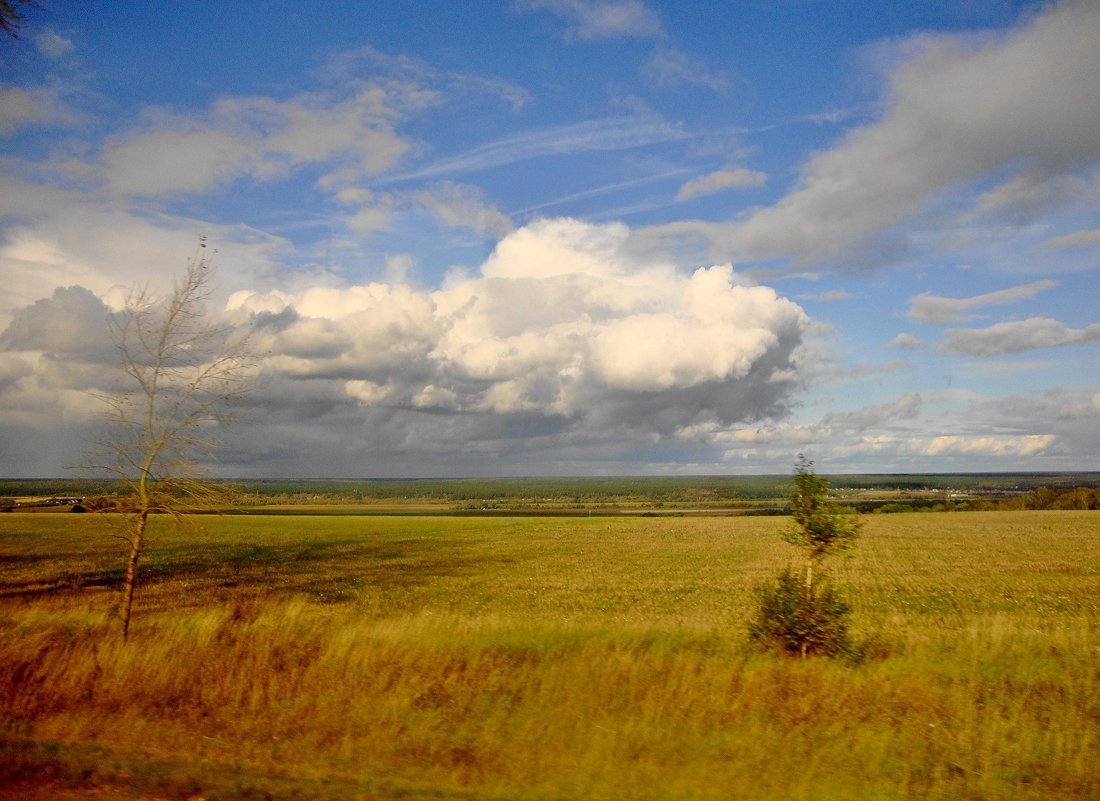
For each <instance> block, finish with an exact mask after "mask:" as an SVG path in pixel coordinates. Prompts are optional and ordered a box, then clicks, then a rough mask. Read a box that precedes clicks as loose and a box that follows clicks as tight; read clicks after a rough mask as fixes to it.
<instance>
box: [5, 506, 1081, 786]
mask: <svg viewBox="0 0 1100 801" xmlns="http://www.w3.org/2000/svg"><path fill="white" fill-rule="evenodd" d="M105 522H106V521H105V520H104V519H103V518H101V517H97V516H93V515H62V514H55V515H30V514H26V515H24V514H18V513H12V514H7V515H3V516H0V563H2V573H0V720H2V727H3V728H2V736H0V796H2V797H4V798H6V799H19V798H25V799H47V798H61V799H91V798H96V799H103V798H124V799H154V798H155V799H200V798H204V799H208V800H209V801H213V800H214V799H238V798H244V799H333V800H335V799H501V800H503V799H516V800H520V801H522V800H523V799H531V800H532V801H535V800H540V801H541V800H544V799H545V800H546V801H550V800H551V799H552V800H553V801H565V800H566V799H608V800H609V801H610V800H612V799H653V801H658V800H659V801H676V800H677V799H684V801H687V799H692V800H693V801H702V800H704V799H716V800H717V799H722V800H723V801H727V800H728V799H764V800H766V799H802V800H804V801H810V800H811V799H814V800H817V799H820V800H821V801H826V799H827V800H828V801H843V800H844V799H918V798H919V799H1044V801H1046V800H1048V799H1096V798H1100V624H1098V620H1100V517H1098V516H1097V515H1096V513H1094V512H1000V513H988V514H987V513H973V514H919V515H917V514H898V515H889V516H873V517H869V518H868V519H867V522H866V527H865V530H864V533H863V536H862V538H861V540H860V542H859V544H858V545H857V546H856V548H855V549H854V550H853V552H852V554H851V555H850V556H849V557H846V558H843V559H840V560H838V561H837V564H836V566H835V569H834V570H833V576H834V579H835V580H836V582H837V583H838V584H839V586H840V587H841V588H842V589H843V591H844V593H845V595H846V597H847V598H848V600H849V601H850V602H851V604H852V606H853V609H854V614H853V621H852V623H853V628H854V630H855V633H856V634H857V636H859V637H861V638H862V640H863V643H864V648H863V658H862V661H860V662H859V663H842V662H837V661H830V660H822V659H809V660H805V661H802V660H798V659H790V658H786V657H782V656H779V655H775V654H768V653H760V652H758V651H755V650H753V648H752V647H751V646H750V645H749V644H748V642H747V639H746V636H745V629H746V624H747V621H748V619H749V617H750V616H751V612H752V609H753V605H754V596H753V587H754V586H756V585H758V584H760V583H761V582H763V581H765V580H767V579H768V578H769V577H771V576H773V575H774V574H775V572H776V571H777V570H778V569H779V568H782V567H784V566H786V565H787V564H789V563H792V560H793V559H795V557H796V555H795V553H794V549H793V548H791V547H790V546H787V545H785V544H784V543H783V542H781V541H780V538H779V531H780V529H781V527H782V526H785V525H788V524H789V522H788V521H786V520H784V519H776V518H751V517H742V518H663V519H647V518H626V517H624V518H594V519H549V518H546V519H541V518H522V519H521V518H511V519H508V518H491V519H490V518H443V517H437V518H418V517H403V518H385V517H370V518H364V517H333V516H325V517H289V518H280V517H245V516H240V517H232V516H231V517H222V518H209V519H207V520H206V521H205V525H204V528H203V530H202V531H186V530H177V529H174V528H172V527H171V526H170V525H169V524H168V523H167V521H160V520H158V521H157V523H158V526H157V528H156V530H155V531H154V532H153V535H152V539H151V545H150V548H149V551H148V561H147V562H146V563H145V564H144V566H143V571H144V572H143V573H142V585H141V586H140V587H139V591H138V596H137V601H136V607H135V616H134V621H133V627H132V629H131V637H130V642H128V643H123V642H122V640H121V638H120V636H119V631H118V624H117V621H116V620H114V619H113V618H112V616H111V609H112V604H113V603H114V602H115V600H116V596H117V592H116V587H117V585H118V583H119V579H120V576H121V569H122V563H123V558H122V552H121V551H120V549H119V546H118V543H117V542H116V541H115V540H113V539H111V537H110V536H109V527H106V526H105Z"/></svg>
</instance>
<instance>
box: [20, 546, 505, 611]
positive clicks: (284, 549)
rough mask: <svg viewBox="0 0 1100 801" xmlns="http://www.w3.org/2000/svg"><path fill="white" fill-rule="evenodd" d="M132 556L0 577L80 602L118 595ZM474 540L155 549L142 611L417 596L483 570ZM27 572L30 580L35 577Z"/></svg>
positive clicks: (147, 563)
mask: <svg viewBox="0 0 1100 801" xmlns="http://www.w3.org/2000/svg"><path fill="white" fill-rule="evenodd" d="M124 557H125V554H124V553H123V552H122V551H119V552H118V553H117V555H114V556H111V555H110V554H104V553H102V552H101V553H97V554H96V555H95V557H94V558H93V559H89V558H87V557H80V558H78V557H75V556H62V557H58V558H55V559H48V558H44V557H40V556H38V555H33V556H26V557H8V559H17V560H19V563H20V565H21V567H22V568H23V570H22V571H21V574H20V575H18V576H11V577H10V578H9V577H7V576H4V575H2V574H0V599H21V600H26V601H34V600H37V599H44V598H47V597H49V598H58V599H61V598H66V597H80V596H82V595H83V593H85V592H86V591H89V590H103V589H115V588H118V587H120V586H121V584H122V580H123V562H124ZM485 562H486V559H485V557H484V556H483V555H482V556H474V555H472V554H471V547H470V543H469V542H462V543H455V542H448V541H444V540H428V539H400V540H385V541H378V542H371V541H364V540H362V539H360V540H348V539H339V540H333V541H324V540H322V541H303V542H294V543H285V544H275V545H267V544H253V543H242V544H210V543H202V542H196V543H194V544H187V545H169V546H163V547H158V546H151V547H149V548H148V549H147V551H146V553H145V555H144V560H143V561H142V563H141V564H140V567H139V573H138V582H139V594H140V595H141V596H142V598H143V601H142V606H143V607H145V608H147V609H149V608H156V607H166V606H171V607H173V608H180V607H187V606H197V605H202V604H206V603H209V602H210V600H211V596H214V597H215V598H216V597H217V596H220V595H230V594H232V595H240V594H244V595H260V594H263V595H269V596H270V595H284V594H285V595H306V596H308V597H310V598H312V599H313V600H317V601H322V602H327V603H346V602H349V601H352V600H355V599H356V598H357V597H359V596H360V595H361V593H362V592H363V590H364V589H368V588H371V589H374V590H377V591H382V592H386V593H393V592H411V591H414V590H415V589H416V588H418V587H421V586H424V585H427V584H429V583H430V582H432V581H435V580H437V579H439V578H443V577H449V576H459V575H462V574H468V573H472V572H473V571H475V570H478V569H479V568H483V567H484V565H485ZM28 573H29V574H30V575H28Z"/></svg>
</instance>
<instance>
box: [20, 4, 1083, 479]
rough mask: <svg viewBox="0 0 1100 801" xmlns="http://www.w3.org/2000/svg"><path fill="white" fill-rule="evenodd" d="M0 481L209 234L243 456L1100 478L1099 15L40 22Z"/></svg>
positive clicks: (443, 13)
mask: <svg viewBox="0 0 1100 801" xmlns="http://www.w3.org/2000/svg"><path fill="white" fill-rule="evenodd" d="M20 8H21V9H22V13H23V27H22V28H21V29H20V31H19V38H18V39H13V38H10V37H7V36H2V37H0V277H2V280H3V287H4V292H3V293H2V295H0V476H7V477H44V476H63V475H67V474H68V472H67V471H68V468H69V466H71V465H74V464H79V463H81V461H82V459H83V456H84V454H86V453H87V452H88V450H89V448H91V447H93V443H94V441H95V439H96V438H97V436H99V435H100V434H101V432H102V413H103V406H102V402H101V400H99V399H98V397H99V395H101V394H102V393H103V392H105V391H111V390H113V389H116V388H117V387H118V386H119V384H118V381H119V372H118V369H117V368H118V357H117V353H116V351H115V349H114V348H113V347H112V343H111V340H110V337H109V334H108V328H107V324H106V321H107V319H108V317H109V316H110V315H111V314H113V313H117V312H118V311H119V310H120V309H121V308H122V307H123V305H124V304H125V301H126V298H127V296H128V293H129V292H130V291H132V290H133V289H134V288H135V287H142V286H145V287H148V288H149V290H150V291H152V292H154V293H161V294H163V293H166V292H168V291H169V290H170V288H171V286H172V282H173V281H174V280H175V279H176V278H177V277H178V276H179V275H180V274H181V273H182V271H183V270H184V269H185V267H186V263H187V259H188V258H189V257H190V256H191V255H192V254H193V253H194V252H195V248H196V243H197V242H198V239H199V237H200V236H205V237H207V240H206V241H207V243H208V247H209V249H210V250H209V252H214V251H216V255H215V256H214V259H213V264H212V270H213V282H214V287H215V291H214V294H213V296H212V297H211V300H210V303H209V305H208V307H207V311H208V313H209V315H210V317H211V319H214V320H220V321H224V322H226V323H228V324H232V325H234V326H239V327H242V328H250V329H251V331H252V342H253V347H254V349H255V352H256V353H257V355H258V356H259V357H260V358H259V362H258V365H257V367H256V369H255V375H254V376H253V379H254V387H253V389H252V391H251V392H250V393H249V394H248V395H247V396H246V397H245V398H244V399H243V401H241V402H240V406H239V408H238V409H237V415H236V417H237V421H236V423H235V424H234V425H233V426H232V427H230V428H227V429H225V430H224V431H223V432H219V434H220V438H221V440H222V442H223V447H222V448H221V449H220V450H219V451H218V452H217V455H216V463H215V464H214V465H213V470H214V471H215V472H216V473H217V474H219V475H223V476H227V477H239V478H249V477H252V478H280V477H429V476H430V477H443V476H516V475H527V476H536V475H538V476H542V475H578V476H580V475H633V474H638V475H682V474H751V473H776V472H779V473H782V472H789V471H790V470H791V469H792V466H793V465H794V463H795V461H796V459H797V455H798V454H799V453H804V454H805V455H806V456H807V457H808V458H810V459H812V460H814V461H815V463H816V464H817V467H818V470H820V471H822V472H830V473H846V472H847V473H854V472H885V473H891V472H963V471H1018V470H1028V471H1031V470H1035V471H1046V470H1050V471H1067V470H1100V367H1098V364H1100V303H1098V298H1100V47H1098V46H1097V43H1098V42H1100V2H1096V0H1085V1H1084V2H1079V1H1077V2H1075V1H1074V0H1069V1H1068V2H1058V3H1045V2H1013V1H1010V0H929V2H921V3H912V2H857V1H856V0H834V1H833V2H825V1H824V0H767V1H766V0H743V2H737V3H730V2H726V1H725V0H677V2H658V1H657V0H497V1H495V2H494V1H492V0H470V1H469V2H456V1H455V0H418V2H411V3H410V2H408V0H372V1H371V2H369V3H363V2H352V1H350V0H331V1H330V2H327V3H325V4H323V5H314V4H308V3H285V2H276V1H275V0H265V1H264V2H259V0H256V1H255V2H252V1H250V0H234V2H225V3H199V4H197V3H191V2H176V0H165V2H160V3H147V2H139V0H125V1H123V0H119V1H118V2H104V3H99V4H88V3H70V2H62V0H39V3H38V5H37V7H28V6H20Z"/></svg>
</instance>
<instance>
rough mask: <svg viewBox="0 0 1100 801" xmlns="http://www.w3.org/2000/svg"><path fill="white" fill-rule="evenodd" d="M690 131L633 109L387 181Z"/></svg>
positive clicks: (631, 144) (510, 140) (620, 146)
mask: <svg viewBox="0 0 1100 801" xmlns="http://www.w3.org/2000/svg"><path fill="white" fill-rule="evenodd" d="M687 138H689V135H688V134H687V133H686V132H684V130H683V129H682V128H680V127H679V126H677V125H673V124H670V123H668V122H666V121H664V120H663V119H661V118H659V117H656V116H654V115H641V114H635V115H630V116H621V117H606V118H603V119H597V120H585V121H584V122H577V123H570V124H568V125H559V126H554V127H551V128H541V129H537V130H532V131H526V132H524V133H520V134H516V135H514V136H508V137H504V138H502V139H497V140H495V141H493V142H488V143H486V144H484V145H480V146H478V147H475V148H472V149H470V150H467V151H466V152H465V153H459V154H457V155H454V156H450V157H446V158H443V159H440V160H437V161H435V162H433V163H429V164H427V165H425V166H423V167H420V168H417V169H414V170H410V171H408V172H403V173H400V174H398V175H394V176H392V177H391V178H390V179H389V180H391V181H408V180H413V179H421V178H435V177H440V176H445V175H458V174H462V173H471V172H478V171H480V170H486V169H490V168H492V167H500V166H503V165H506V164H514V163H516V162H519V161H525V160H527V159H534V158H540V157H543V156H566V155H573V154H578V153H595V152H600V151H614V150H630V149H632V148H637V147H645V146H647V145H654V144H659V143H662V142H674V141H681V140H684V139H687Z"/></svg>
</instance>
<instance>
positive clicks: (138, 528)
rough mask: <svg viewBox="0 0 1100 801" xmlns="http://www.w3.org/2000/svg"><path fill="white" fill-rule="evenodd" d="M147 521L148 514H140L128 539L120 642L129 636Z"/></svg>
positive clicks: (120, 609)
mask: <svg viewBox="0 0 1100 801" xmlns="http://www.w3.org/2000/svg"><path fill="white" fill-rule="evenodd" d="M148 520H149V514H148V512H142V513H141V514H140V515H138V518H137V520H136V521H135V522H134V532H133V535H132V536H131V538H130V558H129V559H127V561H126V579H125V581H124V582H123V584H122V603H121V605H120V607H119V617H121V618H122V640H123V642H125V641H126V639H127V638H128V637H129V636H130V612H131V610H132V609H133V607H134V586H135V585H136V584H137V566H138V559H139V558H140V557H141V550H142V548H143V547H144V546H145V524H146V523H147V522H148Z"/></svg>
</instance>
